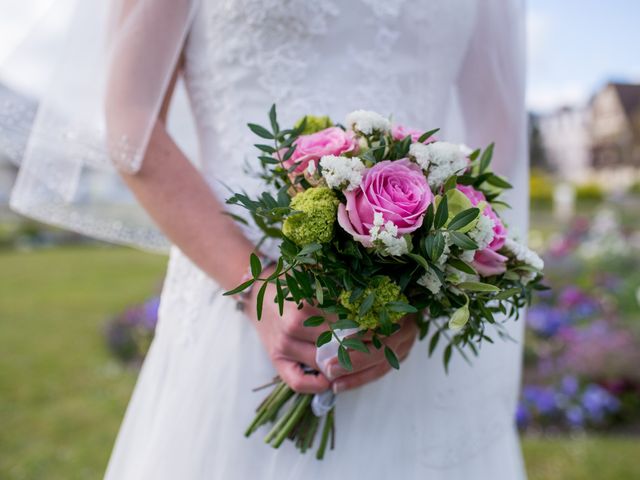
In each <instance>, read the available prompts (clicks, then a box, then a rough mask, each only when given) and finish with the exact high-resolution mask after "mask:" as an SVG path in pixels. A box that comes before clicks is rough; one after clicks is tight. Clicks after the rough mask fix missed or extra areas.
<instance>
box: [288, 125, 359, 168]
mask: <svg viewBox="0 0 640 480" xmlns="http://www.w3.org/2000/svg"><path fill="white" fill-rule="evenodd" d="M294 145H295V146H296V149H295V150H294V152H293V154H292V155H291V157H290V158H289V159H288V160H287V161H286V162H284V165H285V167H287V168H290V167H292V166H293V165H294V164H297V165H298V166H297V167H296V169H295V173H302V172H304V171H305V170H306V168H307V167H308V166H309V163H310V162H313V163H314V164H315V165H316V166H317V164H318V161H320V159H321V158H322V157H323V156H325V155H343V154H345V153H348V152H354V153H355V152H356V150H357V148H358V143H357V141H356V140H355V136H354V133H353V132H351V131H349V132H345V131H344V130H342V129H341V128H339V127H329V128H325V129H324V130H320V131H319V132H316V133H312V134H310V135H300V136H299V137H298V138H297V139H296V141H295V142H294Z"/></svg>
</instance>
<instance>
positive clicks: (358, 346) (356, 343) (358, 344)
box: [342, 337, 369, 353]
mask: <svg viewBox="0 0 640 480" xmlns="http://www.w3.org/2000/svg"><path fill="white" fill-rule="evenodd" d="M342 344H343V345H344V346H345V347H347V348H350V349H352V350H357V351H358V352H362V353H369V348H368V347H367V346H366V345H365V343H364V342H363V341H362V340H360V339H359V338H354V337H350V338H345V339H344V340H343V341H342Z"/></svg>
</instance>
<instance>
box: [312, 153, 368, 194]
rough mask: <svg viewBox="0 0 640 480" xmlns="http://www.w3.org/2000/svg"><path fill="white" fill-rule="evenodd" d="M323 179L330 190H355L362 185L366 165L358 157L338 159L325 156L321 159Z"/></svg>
mask: <svg viewBox="0 0 640 480" xmlns="http://www.w3.org/2000/svg"><path fill="white" fill-rule="evenodd" d="M320 166H321V167H322V177H323V178H324V179H325V181H326V182H327V185H328V186H329V188H340V189H342V188H346V189H347V190H354V189H356V188H358V187H359V186H360V184H361V183H362V174H363V172H364V170H365V166H364V163H362V160H360V159H359V158H358V157H353V158H349V157H338V156H336V155H325V156H324V157H322V158H321V159H320Z"/></svg>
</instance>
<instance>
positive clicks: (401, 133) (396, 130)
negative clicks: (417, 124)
mask: <svg viewBox="0 0 640 480" xmlns="http://www.w3.org/2000/svg"><path fill="white" fill-rule="evenodd" d="M423 133H425V132H423V131H420V130H416V129H415V128H408V127H405V126H404V125H394V126H393V127H391V136H392V137H393V139H394V140H402V139H403V138H405V137H406V136H408V135H411V141H412V142H414V143H415V142H417V141H418V140H419V139H420V137H421V136H422V134H423ZM435 141H436V138H435V137H433V136H431V137H429V138H428V139H427V141H426V142H425V143H431V142H435Z"/></svg>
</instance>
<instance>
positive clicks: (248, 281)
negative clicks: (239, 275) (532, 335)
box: [222, 278, 255, 296]
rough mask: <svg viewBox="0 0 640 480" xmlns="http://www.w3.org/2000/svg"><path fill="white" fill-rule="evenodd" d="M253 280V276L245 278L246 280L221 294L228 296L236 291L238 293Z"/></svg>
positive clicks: (251, 283)
mask: <svg viewBox="0 0 640 480" xmlns="http://www.w3.org/2000/svg"><path fill="white" fill-rule="evenodd" d="M253 282H255V280H254V279H253V278H252V279H251V280H247V281H246V282H244V283H241V284H240V285H238V286H237V287H236V288H234V289H233V290H229V291H228V292H224V293H223V294H222V295H224V296H229V295H235V294H236V293H240V292H242V291H243V290H246V289H247V288H249V287H250V286H251V285H253Z"/></svg>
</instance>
